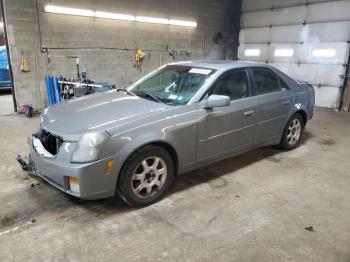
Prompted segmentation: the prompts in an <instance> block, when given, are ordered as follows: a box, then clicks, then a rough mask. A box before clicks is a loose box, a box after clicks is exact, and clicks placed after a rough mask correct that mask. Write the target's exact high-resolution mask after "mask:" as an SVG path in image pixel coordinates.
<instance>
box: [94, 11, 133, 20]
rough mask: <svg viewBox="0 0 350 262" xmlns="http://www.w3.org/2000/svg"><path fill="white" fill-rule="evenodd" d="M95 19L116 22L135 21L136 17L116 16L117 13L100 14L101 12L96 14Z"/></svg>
mask: <svg viewBox="0 0 350 262" xmlns="http://www.w3.org/2000/svg"><path fill="white" fill-rule="evenodd" d="M95 17H98V18H108V19H116V20H126V21H135V16H133V15H125V14H115V13H107V12H100V11H96V12H95Z"/></svg>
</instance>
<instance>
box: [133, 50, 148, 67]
mask: <svg viewBox="0 0 350 262" xmlns="http://www.w3.org/2000/svg"><path fill="white" fill-rule="evenodd" d="M145 55H146V54H145V52H143V51H142V50H141V49H140V48H138V49H136V51H135V67H136V68H138V69H141V66H142V63H143V60H144V57H145Z"/></svg>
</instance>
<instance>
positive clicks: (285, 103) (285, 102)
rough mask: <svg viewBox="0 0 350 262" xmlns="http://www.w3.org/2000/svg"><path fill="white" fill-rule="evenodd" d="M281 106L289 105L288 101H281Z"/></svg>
mask: <svg viewBox="0 0 350 262" xmlns="http://www.w3.org/2000/svg"><path fill="white" fill-rule="evenodd" d="M282 105H284V106H288V105H290V100H284V101H282Z"/></svg>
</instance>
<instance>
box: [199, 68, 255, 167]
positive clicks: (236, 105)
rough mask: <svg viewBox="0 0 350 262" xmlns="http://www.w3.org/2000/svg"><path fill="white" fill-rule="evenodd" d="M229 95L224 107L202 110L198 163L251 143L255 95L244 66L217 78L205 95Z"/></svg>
mask: <svg viewBox="0 0 350 262" xmlns="http://www.w3.org/2000/svg"><path fill="white" fill-rule="evenodd" d="M212 94H215V95H225V96H229V97H230V99H231V103H230V105H229V106H227V107H217V108H210V109H203V110H205V111H206V112H205V114H204V115H203V117H202V118H201V120H199V123H198V136H197V163H203V162H205V161H208V160H214V159H216V158H220V157H224V156H226V155H230V154H233V153H235V152H240V151H243V150H246V149H249V148H250V147H251V146H252V143H253V136H254V124H255V118H256V110H257V103H256V98H255V97H252V96H251V92H250V85H249V81H248V74H247V72H246V70H244V69H240V70H232V71H229V72H227V73H225V74H223V76H222V77H221V78H220V79H218V80H217V81H216V83H215V84H214V85H213V87H212V88H211V89H210V91H209V93H208V96H210V95H212Z"/></svg>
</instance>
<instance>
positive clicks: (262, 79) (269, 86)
mask: <svg viewBox="0 0 350 262" xmlns="http://www.w3.org/2000/svg"><path fill="white" fill-rule="evenodd" d="M253 74H254V78H255V83H256V88H257V92H258V94H259V95H261V94H266V93H271V92H275V91H279V90H281V87H280V84H279V81H278V78H277V76H276V75H275V74H274V73H272V72H270V71H268V70H265V69H253Z"/></svg>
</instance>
